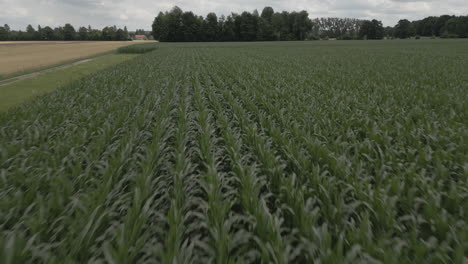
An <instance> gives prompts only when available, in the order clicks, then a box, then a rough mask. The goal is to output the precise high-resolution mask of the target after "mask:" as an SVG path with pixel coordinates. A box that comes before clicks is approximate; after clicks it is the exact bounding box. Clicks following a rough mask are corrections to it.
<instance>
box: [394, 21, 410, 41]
mask: <svg viewBox="0 0 468 264" xmlns="http://www.w3.org/2000/svg"><path fill="white" fill-rule="evenodd" d="M394 35H395V37H397V38H401V39H405V38H409V37H412V36H414V29H413V26H412V25H411V22H409V20H408V19H402V20H400V21H398V24H397V25H396V26H395V32H394Z"/></svg>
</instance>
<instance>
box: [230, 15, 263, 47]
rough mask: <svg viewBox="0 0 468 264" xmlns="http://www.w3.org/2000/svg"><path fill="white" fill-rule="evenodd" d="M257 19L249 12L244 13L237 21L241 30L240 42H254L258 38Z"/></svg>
mask: <svg viewBox="0 0 468 264" xmlns="http://www.w3.org/2000/svg"><path fill="white" fill-rule="evenodd" d="M257 19H258V18H257V17H256V16H254V15H252V14H251V13H249V12H243V13H242V14H241V15H240V16H237V17H236V19H235V21H236V24H237V26H238V29H239V40H242V41H254V40H256V38H257Z"/></svg>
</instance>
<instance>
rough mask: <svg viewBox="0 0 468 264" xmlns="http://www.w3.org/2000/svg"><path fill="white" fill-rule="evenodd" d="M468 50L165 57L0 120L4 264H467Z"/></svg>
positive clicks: (140, 60) (201, 50)
mask: <svg viewBox="0 0 468 264" xmlns="http://www.w3.org/2000/svg"><path fill="white" fill-rule="evenodd" d="M467 47H468V45H467V42H466V41H458V40H453V41H438V40H427V41H423V40H421V41H420V42H418V41H376V42H360V41H356V42H313V43H310V42H291V43H287V42H286V43H208V44H207V43H204V44H201V43H200V44H174V43H167V44H160V45H159V48H158V49H156V50H155V51H153V52H151V53H146V54H144V55H141V56H139V57H137V58H135V59H133V60H131V61H129V62H126V63H124V64H120V65H117V66H115V67H112V68H109V69H106V70H104V71H101V72H98V73H96V74H94V75H92V76H91V77H87V78H85V79H81V80H80V81H77V82H74V83H73V84H71V85H68V86H66V87H62V88H61V89H59V90H57V91H55V92H53V93H50V94H48V95H46V96H42V97H38V98H36V99H34V100H33V101H31V102H29V103H27V104H24V105H22V106H20V107H18V108H16V109H13V110H12V111H9V112H7V113H4V114H1V115H0V263H5V264H6V263H220V264H221V263H395V264H396V263H398V264H399V263H460V264H461V263H467V262H468V253H467V252H468V223H467V219H468V215H467V214H468V202H467V201H468V159H467V153H468V144H467V142H466V140H467V138H468V118H467V116H468V70H467V69H468V48H467Z"/></svg>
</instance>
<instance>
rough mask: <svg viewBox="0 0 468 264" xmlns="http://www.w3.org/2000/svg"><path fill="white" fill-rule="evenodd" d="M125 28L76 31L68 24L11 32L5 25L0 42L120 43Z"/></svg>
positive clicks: (81, 28) (85, 28) (88, 28)
mask: <svg viewBox="0 0 468 264" xmlns="http://www.w3.org/2000/svg"><path fill="white" fill-rule="evenodd" d="M128 36H129V34H128V30H127V27H124V28H123V29H121V28H117V27H116V26H110V27H104V28H103V29H102V30H99V29H93V28H91V26H88V27H79V28H78V30H75V28H74V27H73V26H72V25H70V24H65V26H63V27H62V26H60V27H55V28H51V27H49V26H47V27H41V26H40V25H39V26H38V27H37V29H35V28H34V27H33V26H31V25H28V26H27V27H26V31H21V30H19V31H15V30H11V29H10V26H8V25H7V24H5V25H4V26H3V27H1V26H0V41H1V40H8V41H29V40H37V41H40V40H58V41H68V40H101V41H122V40H128Z"/></svg>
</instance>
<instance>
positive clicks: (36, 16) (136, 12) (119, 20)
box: [0, 0, 468, 30]
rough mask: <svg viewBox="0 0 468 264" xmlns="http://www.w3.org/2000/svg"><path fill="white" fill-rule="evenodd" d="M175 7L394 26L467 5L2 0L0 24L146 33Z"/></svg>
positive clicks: (353, 0)
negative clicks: (300, 14) (267, 11)
mask: <svg viewBox="0 0 468 264" xmlns="http://www.w3.org/2000/svg"><path fill="white" fill-rule="evenodd" d="M174 5H177V6H179V7H180V8H182V10H184V11H193V12H194V13H196V14H198V15H206V14H207V13H209V12H211V11H214V12H215V13H216V14H218V15H221V14H224V15H228V14H230V12H236V13H240V12H242V11H244V10H247V11H253V10H254V9H258V11H259V12H261V10H262V9H263V7H265V6H271V7H273V8H274V9H275V11H282V10H287V11H300V10H307V11H308V12H309V14H310V17H311V18H315V17H352V18H362V19H372V18H376V19H379V20H382V21H383V23H384V25H385V26H393V25H395V24H396V22H397V21H398V20H399V19H402V18H407V19H409V20H416V19H421V18H424V17H426V16H430V15H442V14H454V15H467V14H468V1H467V0H426V1H417V0H269V1H266V0H199V1H197V0H178V1H169V0H0V24H1V25H3V24H5V23H7V24H9V25H10V27H11V28H12V29H25V28H26V26H27V25H28V24H32V25H33V26H35V27H36V26H37V25H38V24H40V25H43V26H44V25H49V26H57V25H63V24H65V23H71V24H72V25H74V26H81V25H84V26H87V25H91V26H92V27H96V28H102V27H104V26H108V25H117V26H119V27H123V26H124V25H126V26H127V27H128V29H129V30H135V29H136V28H144V29H147V30H149V29H150V28H151V23H152V21H153V19H154V17H155V16H156V15H157V13H158V12H159V11H166V10H169V9H171V7H173V6H174Z"/></svg>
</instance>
